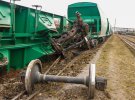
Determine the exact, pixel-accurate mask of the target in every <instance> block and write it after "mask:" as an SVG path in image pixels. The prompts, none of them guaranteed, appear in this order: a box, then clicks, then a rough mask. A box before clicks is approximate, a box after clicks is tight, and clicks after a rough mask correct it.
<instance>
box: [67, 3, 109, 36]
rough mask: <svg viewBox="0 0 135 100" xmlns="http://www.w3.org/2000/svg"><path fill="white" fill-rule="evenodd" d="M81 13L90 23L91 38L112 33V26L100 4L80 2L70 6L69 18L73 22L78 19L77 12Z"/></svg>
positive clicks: (85, 20)
mask: <svg viewBox="0 0 135 100" xmlns="http://www.w3.org/2000/svg"><path fill="white" fill-rule="evenodd" d="M77 11H78V12H79V13H81V17H82V19H83V21H84V22H85V23H87V24H88V25H89V30H90V33H89V36H90V37H91V38H93V39H94V38H96V39H99V38H104V37H106V36H109V35H110V29H111V26H110V24H109V20H108V18H106V17H105V16H104V14H103V12H102V10H101V9H100V7H99V5H98V4H96V3H92V2H78V3H74V4H71V5H69V6H68V19H69V20H70V21H71V22H72V21H74V20H75V19H76V17H75V13H76V12H77Z"/></svg>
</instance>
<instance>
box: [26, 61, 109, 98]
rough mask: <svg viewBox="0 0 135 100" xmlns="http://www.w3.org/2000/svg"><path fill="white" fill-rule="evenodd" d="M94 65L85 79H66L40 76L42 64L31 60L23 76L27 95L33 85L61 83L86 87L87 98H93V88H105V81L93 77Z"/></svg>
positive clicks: (64, 77)
mask: <svg viewBox="0 0 135 100" xmlns="http://www.w3.org/2000/svg"><path fill="white" fill-rule="evenodd" d="M95 74H96V71H95V64H91V66H90V67H89V75H88V76H86V77H68V76H56V75H46V74H42V64H41V61H40V60H39V59H36V60H32V61H31V62H30V63H29V65H28V67H27V70H26V74H25V89H26V91H27V93H28V94H30V93H32V90H33V89H34V84H36V83H41V82H43V83H46V82H63V83H74V84H83V85H86V86H87V87H88V97H89V98H90V99H92V98H94V91H95V88H96V89H98V90H101V91H103V90H105V89H106V86H107V79H105V78H102V77H96V76H95Z"/></svg>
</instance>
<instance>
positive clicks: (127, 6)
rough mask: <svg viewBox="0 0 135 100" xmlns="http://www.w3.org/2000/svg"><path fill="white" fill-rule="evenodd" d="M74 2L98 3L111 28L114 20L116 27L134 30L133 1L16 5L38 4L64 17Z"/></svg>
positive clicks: (33, 0)
mask: <svg viewBox="0 0 135 100" xmlns="http://www.w3.org/2000/svg"><path fill="white" fill-rule="evenodd" d="M4 1H10V0H4ZM75 2H95V3H98V4H99V5H100V8H101V9H102V11H103V12H104V13H105V15H106V17H108V18H109V21H110V23H111V24H112V26H114V22H115V18H116V26H118V27H128V28H135V11H134V10H135V0H21V1H17V2H16V3H18V4H21V5H27V6H30V7H31V5H34V4H39V5H42V7H43V10H45V11H48V12H51V13H55V14H59V15H65V16H66V15H67V7H68V5H69V4H72V3H75Z"/></svg>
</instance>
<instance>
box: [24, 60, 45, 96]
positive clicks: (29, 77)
mask: <svg viewBox="0 0 135 100" xmlns="http://www.w3.org/2000/svg"><path fill="white" fill-rule="evenodd" d="M36 65H38V66H36ZM34 67H38V69H39V70H37V71H39V72H40V73H41V69H42V64H41V61H40V60H39V59H36V60H32V61H31V62H30V63H29V65H28V67H27V70H26V75H25V89H26V91H27V93H28V94H30V93H32V90H33V87H34V83H32V77H33V75H32V74H33V73H32V70H33V68H34Z"/></svg>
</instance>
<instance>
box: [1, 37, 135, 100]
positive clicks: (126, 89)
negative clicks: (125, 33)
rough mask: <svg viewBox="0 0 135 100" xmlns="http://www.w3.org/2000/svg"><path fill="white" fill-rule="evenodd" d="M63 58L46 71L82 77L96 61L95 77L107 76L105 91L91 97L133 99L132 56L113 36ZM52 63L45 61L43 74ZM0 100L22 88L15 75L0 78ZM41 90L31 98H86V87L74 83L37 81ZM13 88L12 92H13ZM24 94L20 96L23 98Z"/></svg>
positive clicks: (134, 70) (83, 99)
mask: <svg viewBox="0 0 135 100" xmlns="http://www.w3.org/2000/svg"><path fill="white" fill-rule="evenodd" d="M68 55H70V56H69V57H68V58H67V59H66V60H61V61H60V63H59V64H58V65H56V66H54V67H53V68H52V70H50V71H49V73H48V74H53V75H57V74H58V72H59V71H60V70H62V69H63V68H64V67H66V69H65V70H64V71H63V72H62V73H61V74H60V75H63V76H65V75H67V76H77V77H85V76H87V75H88V64H89V63H96V66H97V68H96V70H97V74H96V75H97V76H103V77H106V78H107V79H108V86H107V89H106V91H98V90H96V91H95V98H94V100H108V99H112V100H134V98H135V96H134V93H135V79H134V76H135V62H134V61H135V56H133V54H132V53H131V52H130V50H129V49H128V48H127V46H126V45H125V44H124V43H123V42H122V41H121V40H120V39H119V38H118V37H117V36H116V35H113V36H112V37H110V38H109V39H108V40H107V42H106V43H105V44H104V45H102V46H101V47H100V49H99V48H97V49H92V50H87V51H85V52H83V53H81V54H80V55H79V56H77V57H74V56H73V55H72V54H71V53H69V54H68ZM52 63H53V61H52V62H51V61H50V62H47V63H44V66H43V73H44V72H45V71H46V70H47V69H48V68H49V66H50V65H51V64H52ZM2 79H3V81H1V82H0V100H1V99H11V98H13V97H14V96H15V95H16V94H19V93H20V92H21V91H23V90H24V86H23V84H22V83H20V82H19V76H17V78H14V77H12V78H10V79H7V78H1V79H0V80H2ZM37 90H41V91H40V93H39V94H38V95H36V97H35V98H33V99H34V100H87V99H88V98H87V97H88V93H87V87H86V86H83V85H76V84H72V85H71V84H64V83H45V84H37V85H36V86H35V90H34V91H37ZM13 91H14V92H13ZM34 91H33V92H34ZM26 97H27V96H26V95H24V96H23V97H22V99H24V100H25V99H26Z"/></svg>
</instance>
